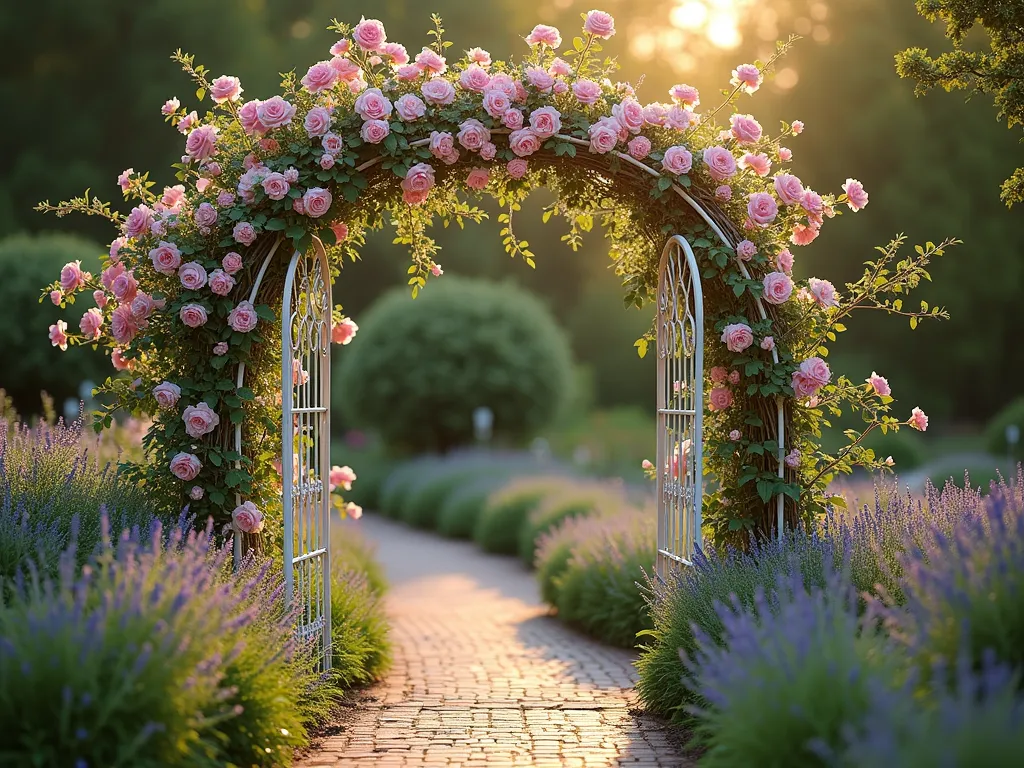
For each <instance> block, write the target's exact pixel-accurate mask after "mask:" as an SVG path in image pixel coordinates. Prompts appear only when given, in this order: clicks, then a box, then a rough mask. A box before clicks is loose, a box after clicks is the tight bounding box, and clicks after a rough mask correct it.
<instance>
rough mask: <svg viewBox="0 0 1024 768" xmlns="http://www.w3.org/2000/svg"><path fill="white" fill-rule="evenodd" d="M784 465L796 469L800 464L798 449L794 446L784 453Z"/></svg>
mask: <svg viewBox="0 0 1024 768" xmlns="http://www.w3.org/2000/svg"><path fill="white" fill-rule="evenodd" d="M785 463H786V466H787V467H789V468H790V469H796V468H797V467H799V466H800V451H798V450H797V449H796V448H794V449H793V450H792V451H790V452H789V453H787V454H786V458H785Z"/></svg>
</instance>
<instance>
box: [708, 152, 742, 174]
mask: <svg viewBox="0 0 1024 768" xmlns="http://www.w3.org/2000/svg"><path fill="white" fill-rule="evenodd" d="M704 164H705V165H706V166H707V167H708V173H709V174H710V175H711V178H713V179H714V180H715V181H725V180H726V179H729V178H731V177H732V176H734V175H735V174H736V158H734V157H733V156H732V152H730V151H729V150H728V149H726V148H725V147H708V148H707V149H705V150H704Z"/></svg>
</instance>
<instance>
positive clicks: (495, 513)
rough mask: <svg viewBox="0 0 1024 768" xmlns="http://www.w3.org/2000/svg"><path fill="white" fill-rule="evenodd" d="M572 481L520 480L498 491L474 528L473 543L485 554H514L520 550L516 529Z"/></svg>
mask: <svg viewBox="0 0 1024 768" xmlns="http://www.w3.org/2000/svg"><path fill="white" fill-rule="evenodd" d="M571 482H572V481H571V480H569V479H567V478H563V477H523V478H519V479H517V480H514V481H512V482H511V483H509V484H508V485H506V486H504V487H502V488H499V489H498V490H497V491H495V492H494V493H493V494H492V495H491V497H490V498H489V499H488V500H487V504H486V505H485V506H484V509H483V511H482V512H481V513H480V516H479V517H478V518H477V521H476V525H475V526H474V528H473V540H474V541H475V542H476V543H477V544H479V545H480V546H481V547H482V548H483V549H484V550H485V551H487V552H494V553H496V554H500V555H514V554H516V553H517V552H518V551H519V530H520V528H521V527H522V526H523V525H524V524H525V523H526V519H527V517H528V516H529V514H530V513H531V512H532V511H533V510H534V509H535V508H536V507H537V506H538V505H539V504H540V503H541V501H543V500H544V499H545V498H546V497H548V496H550V495H552V494H554V493H558V492H559V491H561V490H562V489H564V488H565V487H566V486H567V485H568V484H569V483H571Z"/></svg>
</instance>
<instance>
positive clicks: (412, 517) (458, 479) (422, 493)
mask: <svg viewBox="0 0 1024 768" xmlns="http://www.w3.org/2000/svg"><path fill="white" fill-rule="evenodd" d="M485 466H486V465H482V463H481V462H480V461H479V460H476V461H474V460H472V459H470V460H460V461H453V462H446V463H445V464H442V465H440V466H438V467H437V468H436V470H435V471H434V472H432V473H431V474H430V475H429V476H427V477H425V478H424V480H423V481H422V482H420V483H418V484H416V485H415V487H413V488H412V489H411V490H410V492H409V493H408V494H406V496H405V500H404V504H403V506H402V513H401V518H402V522H405V523H408V524H409V525H411V526H413V527H415V528H425V529H427V530H433V529H434V528H436V527H437V520H438V517H439V516H440V512H441V505H442V504H444V500H445V499H446V498H448V496H449V495H451V494H452V493H453V492H454V491H456V490H458V489H459V488H461V487H462V486H464V485H465V484H466V483H468V482H470V481H471V480H472V479H473V478H474V477H476V476H477V475H478V473H480V472H481V471H484V467H485Z"/></svg>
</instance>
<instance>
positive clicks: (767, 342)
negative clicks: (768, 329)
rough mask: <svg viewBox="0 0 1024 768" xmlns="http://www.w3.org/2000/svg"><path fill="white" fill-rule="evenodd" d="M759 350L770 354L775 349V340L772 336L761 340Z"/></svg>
mask: <svg viewBox="0 0 1024 768" xmlns="http://www.w3.org/2000/svg"><path fill="white" fill-rule="evenodd" d="M761 349H763V350H765V351H766V352H771V351H772V350H773V349H775V338H774V337H772V336H765V337H764V338H763V339H761Z"/></svg>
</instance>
